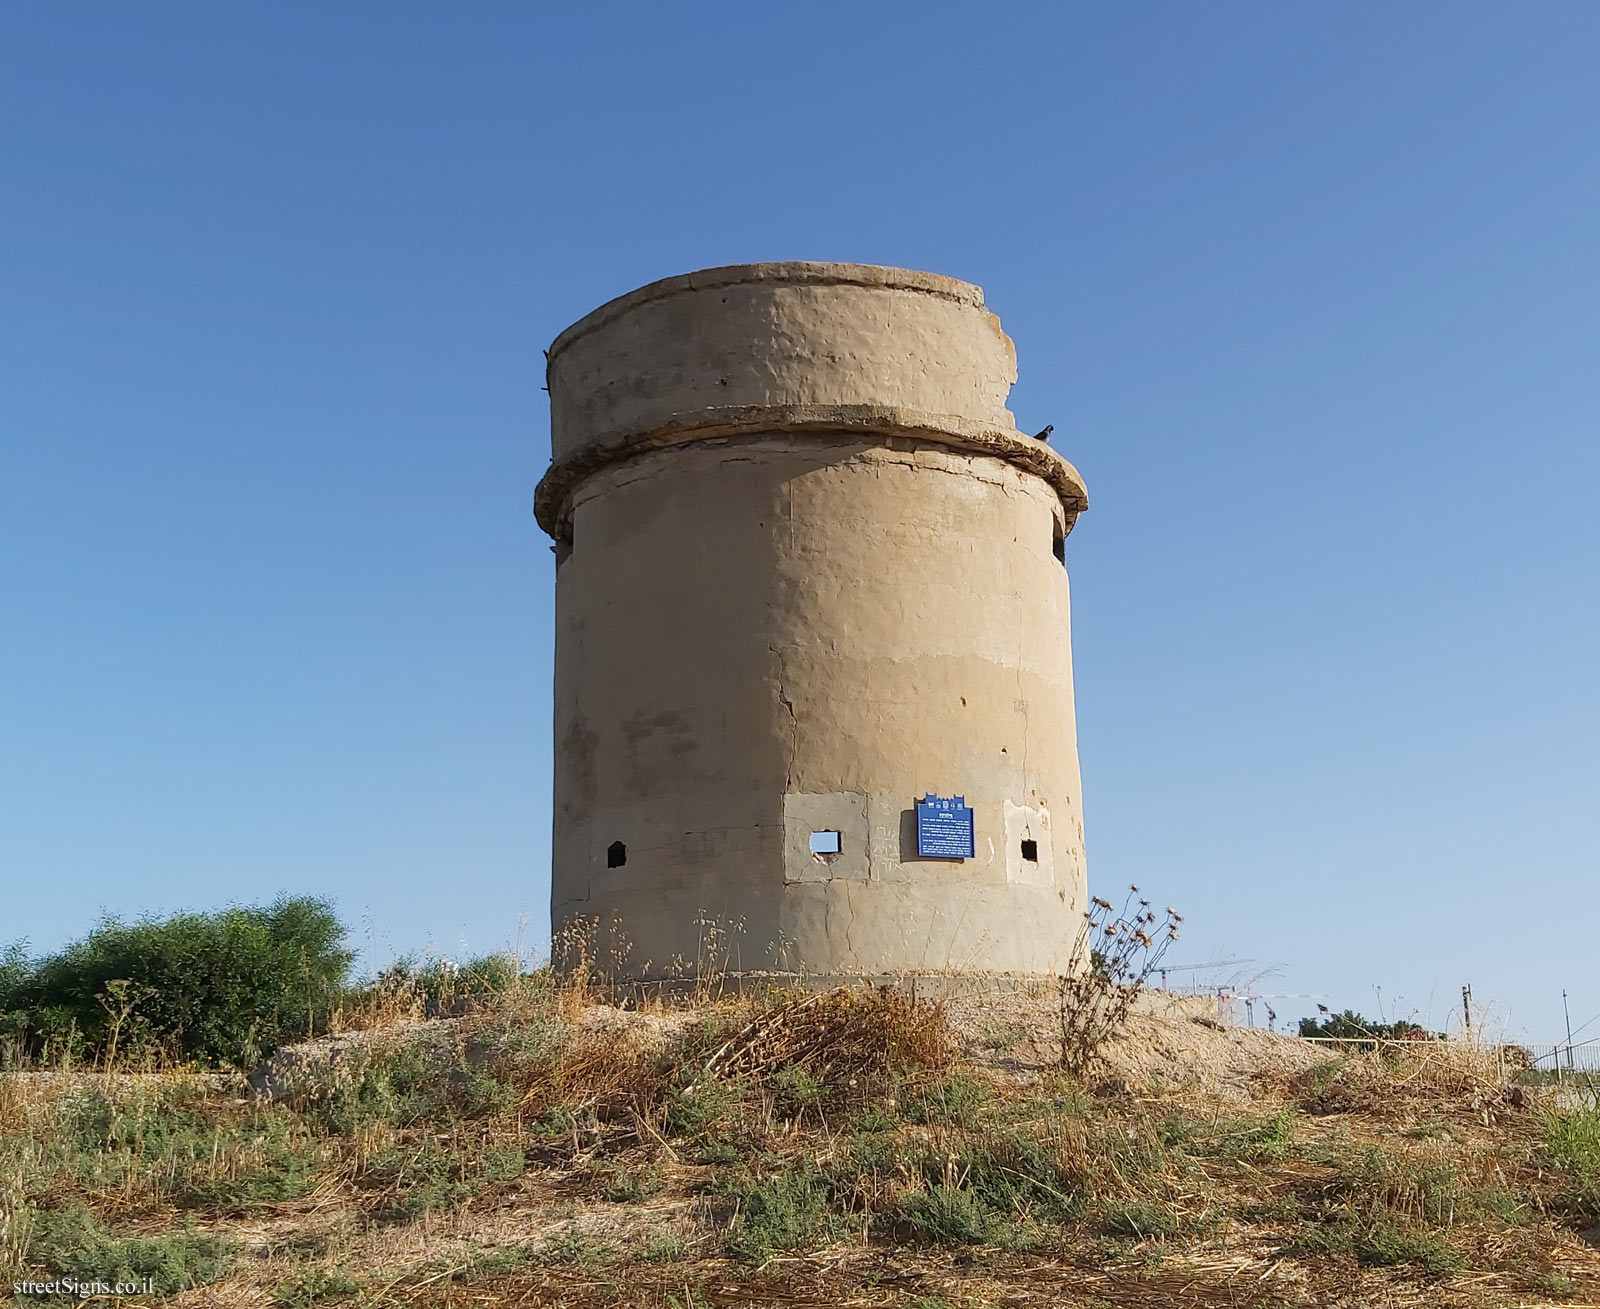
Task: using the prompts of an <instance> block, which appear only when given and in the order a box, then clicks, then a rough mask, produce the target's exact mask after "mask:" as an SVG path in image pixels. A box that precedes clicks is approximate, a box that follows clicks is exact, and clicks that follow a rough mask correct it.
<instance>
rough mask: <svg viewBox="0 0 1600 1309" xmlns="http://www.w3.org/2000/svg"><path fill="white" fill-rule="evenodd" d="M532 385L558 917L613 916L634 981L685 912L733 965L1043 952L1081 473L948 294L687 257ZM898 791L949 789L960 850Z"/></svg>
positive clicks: (1051, 919) (965, 308) (1062, 758)
mask: <svg viewBox="0 0 1600 1309" xmlns="http://www.w3.org/2000/svg"><path fill="white" fill-rule="evenodd" d="M549 377H550V389H551V407H552V416H553V419H552V421H553V429H554V430H553V446H554V450H555V460H554V462H553V465H552V469H551V472H550V473H549V474H548V475H547V476H546V478H545V480H544V482H543V483H542V484H541V488H540V495H539V502H538V510H539V515H540V520H541V522H543V523H544V524H545V526H546V527H547V528H548V529H549V530H551V531H552V533H553V534H554V535H555V536H556V538H557V557H558V560H559V561H560V562H559V565H558V570H557V598H556V608H557V624H556V685H555V693H556V700H555V714H556V731H555V750H556V768H555V778H556V780H555V845H554V867H553V870H552V881H553V893H552V914H553V919H554V922H555V925H556V927H557V929H558V930H559V929H560V928H561V927H562V925H563V924H566V923H568V922H570V921H572V920H573V919H575V918H584V919H593V920H598V921H599V922H601V923H602V924H608V925H609V924H620V937H623V938H626V941H627V943H628V946H627V955H626V958H625V961H624V963H623V971H624V972H627V973H629V974H632V975H643V976H652V977H659V976H663V975H666V974H668V973H670V972H671V971H672V970H673V969H674V968H676V967H681V966H683V965H690V966H693V965H694V964H695V962H696V959H697V956H698V955H700V954H701V953H702V951H703V946H702V941H703V939H704V937H705V935H706V929H705V928H704V927H703V926H702V922H703V920H705V919H707V918H709V919H712V920H716V921H717V922H719V923H720V924H722V925H724V926H726V927H728V928H731V929H733V936H732V941H733V950H734V952H735V953H734V957H733V959H732V962H733V964H734V965H735V966H736V967H739V968H743V969H746V970H765V969H774V968H776V969H782V970H785V971H798V972H803V973H805V974H808V975H811V976H816V977H823V976H829V977H831V976H838V975H874V976H875V975H882V974H890V973H905V972H915V973H921V972H929V971H938V970H947V969H953V970H957V971H966V972H994V971H1003V972H1023V973H1039V972H1049V971H1053V970H1056V969H1059V968H1061V967H1063V966H1065V964H1066V959H1067V954H1068V951H1069V950H1070V946H1071V942H1072V938H1073V934H1074V932H1075V930H1076V927H1077V924H1078V922H1079V921H1081V913H1082V909H1083V904H1084V894H1085V893H1084V860H1083V826H1082V816H1081V808H1080V784H1079V777H1078V762H1077V747H1076V738H1075V731H1074V712H1073V698H1072V696H1073V692H1072V664H1071V648H1070V638H1069V631H1070V619H1069V602H1068V586H1067V576H1066V571H1065V569H1064V568H1063V566H1062V564H1061V563H1060V561H1059V560H1058V559H1057V557H1056V549H1057V548H1058V545H1059V542H1060V540H1061V539H1062V538H1063V537H1064V535H1065V533H1066V532H1067V531H1069V530H1070V528H1071V524H1072V522H1073V520H1074V518H1075V517H1076V515H1077V513H1078V512H1079V511H1080V510H1081V509H1082V507H1083V503H1084V500H1083V492H1082V485H1081V482H1079V480H1078V478H1077V475H1076V473H1075V472H1074V471H1073V470H1072V469H1071V466H1070V465H1069V464H1067V463H1066V462H1065V460H1063V459H1061V458H1060V456H1059V455H1057V454H1055V452H1054V451H1053V450H1051V449H1049V447H1047V446H1045V445H1044V444H1043V443H1041V442H1037V441H1034V440H1033V439H1032V438H1031V437H1027V436H1023V435H1021V434H1019V433H1017V432H1016V431H1015V430H1014V424H1013V423H1012V422H1011V418H1010V415H1009V413H1007V412H1006V410H1005V407H1004V404H1005V396H1006V392H1007V390H1008V388H1009V386H1010V384H1011V382H1012V380H1013V379H1014V377H1015V363H1014V354H1013V351H1012V347H1011V343H1010V341H1009V340H1008V339H1007V338H1006V337H1005V336H1004V334H1003V333H1002V332H1001V331H1000V329H999V324H998V321H997V320H996V319H995V318H994V316H993V315H992V314H990V313H989V312H988V311H987V310H986V309H984V308H983V305H982V296H981V293H980V292H979V291H978V290H977V288H975V287H971V286H968V285H967V284H965V283H959V282H953V281H951V280H950V279H946V278H938V277H934V276H932V275H929V274H921V273H906V272H902V271H900V270H892V269H889V270H886V269H865V268H859V267H856V266H850V265H814V264H813V265H793V264H786V265H757V266H754V267H753V268H747V269H717V270H711V271H710V272H708V273H704V274H692V275H690V276H689V277H686V278H674V279H671V280H670V281H668V282H666V283H659V284H656V285H655V286H652V287H646V288H643V289H642V290H640V291H637V292H634V293H632V294H631V295H629V296H625V297H623V298H622V299H621V300H619V301H614V302H612V304H610V305H607V306H604V307H602V308H601V309H600V310H597V311H596V312H595V313H594V314H591V315H589V317H588V318H585V319H584V320H582V321H581V322H579V323H578V324H575V325H574V327H572V328H570V329H568V331H567V332H566V333H563V335H562V336H561V337H560V338H558V339H557V342H556V344H555V345H554V346H553V347H552V349H551V357H550V369H549ZM929 791H933V792H937V793H939V794H942V795H950V794H959V795H964V796H965V797H966V798H967V802H968V804H969V805H971V806H972V808H973V809H974V811H975V815H976V827H977V842H976V858H974V859H971V860H967V861H963V862H947V861H937V860H922V859H918V858H917V857H916V844H915V825H914V818H913V813H914V811H913V806H914V803H915V801H916V800H917V799H918V798H920V797H921V796H922V795H923V794H925V793H926V792H929ZM815 831H837V832H838V833H839V834H840V852H839V854H838V855H837V856H832V857H829V858H826V859H823V858H818V857H817V856H815V855H813V854H812V853H811V850H810V837H811V834H812V833H813V832H815ZM1025 840H1026V841H1029V842H1032V843H1033V848H1034V852H1035V856H1036V857H1035V858H1033V859H1025V858H1024V857H1023V854H1022V851H1023V845H1022V843H1023V841H1025ZM614 842H621V843H623V844H624V845H625V846H626V849H627V862H626V864H625V865H624V866H622V867H619V868H609V867H608V866H607V850H608V848H609V847H611V846H612V844H613V843H614ZM604 930H605V931H606V932H608V933H609V931H610V930H611V929H610V927H609V926H608V927H606V928H605V929H604Z"/></svg>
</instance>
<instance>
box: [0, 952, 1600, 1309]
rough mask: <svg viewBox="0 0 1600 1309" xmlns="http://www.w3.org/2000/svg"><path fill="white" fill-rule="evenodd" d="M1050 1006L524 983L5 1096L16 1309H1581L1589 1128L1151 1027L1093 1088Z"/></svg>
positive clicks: (1296, 1047) (4, 1251) (1387, 1059)
mask: <svg viewBox="0 0 1600 1309" xmlns="http://www.w3.org/2000/svg"><path fill="white" fill-rule="evenodd" d="M1053 1003H1054V998H1053V997H1052V996H1050V995H1049V994H1043V995H1040V996H1037V997H1031V998H1030V997H1028V996H1026V995H1010V996H1005V997H990V998H988V999H976V998H969V999H965V1000H961V1001H956V1000H952V1001H950V1002H948V1003H946V1004H942V1005H941V1004H934V1003H930V1002H928V1001H925V1000H915V999H912V998H911V997H909V996H907V995H905V994H903V993H900V992H896V991H872V990H865V989H863V990H845V989H841V990H835V991H828V992H822V993H805V992H785V991H778V992H773V993H770V994H766V995H762V996H742V997H721V996H719V995H715V994H702V995H700V996H698V997H695V996H690V997H688V998H686V999H685V1000H684V1001H683V1002H682V1003H681V1004H679V1005H677V1006H673V1005H668V1004H664V1003H663V1004H660V1005H658V1006H656V1007H655V1008H653V1009H651V1010H649V1011H647V1012H639V1011H637V1010H630V1009H621V1008H617V1007H613V1006H611V1005H607V1004H605V1003H602V1002H601V1000H600V999H599V997H598V994H597V992H596V991H595V990H594V989H592V988H589V989H582V988H571V987H559V986H556V985H554V984H552V983H551V982H549V981H548V979H533V980H527V979H524V980H523V981H522V982H520V983H519V984H518V985H516V986H514V987H509V988H506V989H505V990H503V991H502V992H500V993H498V994H496V995H495V996H494V997H493V999H492V1001H489V1002H482V1003H479V1004H478V1005H477V1006H476V1009H475V1011H474V1012H471V1013H468V1014H466V1015H464V1016H461V1017H457V1018H453V1019H450V1020H446V1021H435V1022H431V1023H422V1024H418V1023H416V1021H415V1015H414V1014H413V1015H411V1016H410V1018H409V1019H408V1020H407V1021H406V1022H404V1023H401V1022H400V1021H399V1019H398V1018H396V1019H395V1021H393V1022H390V1021H387V1020H386V1021H383V1022H379V1023H378V1024H376V1025H375V1026H374V1027H373V1028H372V1029H371V1030H369V1031H367V1032H365V1033H362V1034H359V1035H346V1036H343V1037H341V1038H339V1039H337V1040H330V1041H325V1042H321V1043H317V1044H315V1045H313V1046H312V1047H309V1048H305V1049H300V1050H296V1051H291V1052H288V1053H287V1054H285V1055H284V1056H282V1057H280V1059H279V1061H278V1063H277V1065H276V1068H275V1071H274V1076H273V1080H272V1088H273V1090H274V1091H275V1093H276V1094H277V1096H278V1098H276V1099H272V1100H268V1101H261V1100H257V1099H251V1098H248V1097H246V1096H243V1095H242V1094H241V1093H240V1091H241V1088H240V1087H239V1086H238V1085H237V1084H230V1083H228V1082H227V1081H226V1079H212V1080H196V1079H193V1078H189V1079H184V1078H181V1077H175V1076H164V1077H143V1078H121V1079H112V1080H108V1079H106V1078H104V1077H99V1076H88V1075H83V1074H79V1073H75V1072H61V1073H36V1074H29V1075H26V1076H17V1075H12V1076H6V1077H0V1261H4V1267H3V1268H0V1277H4V1278H5V1279H6V1280H10V1279H11V1278H15V1277H18V1276H20V1275H22V1274H23V1273H24V1272H25V1271H32V1272H62V1271H74V1270H78V1271H79V1274H80V1275H83V1272H85V1271H92V1270H93V1269H95V1268H109V1267H111V1266H113V1265H118V1264H119V1261H120V1263H121V1264H128V1263H129V1262H130V1261H132V1262H134V1263H138V1262H139V1261H141V1260H143V1261H144V1263H145V1264H152V1263H153V1262H155V1263H159V1262H161V1261H163V1260H164V1261H165V1263H164V1264H162V1266H163V1267H166V1268H168V1269H169V1271H170V1272H171V1273H172V1278H171V1279H169V1280H170V1281H171V1284H172V1285H173V1286H174V1288H176V1285H177V1283H178V1282H181V1281H182V1280H183V1279H188V1280H191V1281H203V1284H200V1285H197V1286H194V1287H192V1288H190V1289H187V1290H179V1291H177V1293H176V1294H175V1295H174V1297H173V1298H172V1299H171V1300H170V1303H172V1304H174V1305H185V1306H209V1305H219V1306H220V1305H227V1306H250V1305H260V1306H270V1305H279V1306H301V1305H307V1306H309V1305H321V1304H351V1305H365V1306H379V1305H384V1306H400V1305H407V1306H445V1305H453V1306H463V1305H490V1304H495V1305H501V1304H522V1305H550V1306H556V1305H560V1306H575V1307H579V1309H583V1307H588V1306H593V1307H595V1309H598V1307H599V1306H608V1307H609V1306H631V1307H635V1309H668V1306H676V1307H677V1309H688V1306H690V1305H693V1306H697V1307H699V1306H711V1305H717V1306H728V1307H730V1309H731V1306H735V1305H737V1306H753V1305H772V1306H777V1305H795V1306H799V1305H817V1306H821V1305H828V1306H850V1305H861V1306H866V1305H873V1306H906V1307H910V1306H920V1307H921V1309H953V1307H955V1306H964V1307H969V1309H970V1307H975V1306H979V1305H992V1306H999V1305H1006V1306H1027V1305H1037V1306H1083V1307H1084V1309H1088V1307H1090V1306H1105V1305H1140V1306H1224V1305H1227V1306H1236V1305H1263V1306H1265V1305H1274V1306H1280V1307H1281V1306H1312V1305H1317V1306H1321V1305H1344V1306H1358V1305H1372V1306H1379V1305H1384V1306H1389V1305H1416V1306H1423V1305H1426V1306H1461V1307H1462V1309H1467V1307H1469V1306H1471V1307H1473V1309H1476V1307H1477V1306H1484V1307H1485V1309H1486V1307H1487V1306H1500V1305H1511V1304H1517V1305H1544V1304H1552V1305H1553V1304H1583V1303H1594V1302H1596V1301H1600V1253H1597V1252H1596V1251H1595V1250H1594V1249H1593V1248H1592V1247H1591V1246H1590V1245H1589V1244H1588V1243H1587V1241H1586V1240H1585V1239H1584V1238H1583V1236H1582V1235H1581V1233H1583V1232H1584V1231H1586V1230H1587V1229H1588V1228H1589V1227H1590V1226H1591V1225H1592V1224H1594V1223H1595V1221H1596V1219H1597V1218H1600V1211H1597V1210H1596V1208H1595V1201H1596V1199H1597V1198H1600V1128H1597V1127H1595V1126H1594V1125H1593V1124H1592V1123H1591V1122H1590V1121H1589V1120H1588V1119H1586V1118H1583V1117H1581V1115H1580V1116H1578V1117H1574V1116H1573V1114H1572V1113H1571V1112H1570V1111H1568V1110H1565V1109H1563V1108H1562V1106H1560V1105H1559V1104H1558V1103H1556V1102H1554V1101H1552V1100H1550V1099H1549V1098H1548V1096H1549V1094H1550V1093H1548V1092H1542V1091H1541V1092H1531V1091H1518V1090H1517V1089H1516V1088H1513V1087H1512V1086H1511V1085H1510V1083H1509V1080H1508V1077H1509V1075H1510V1073H1512V1072H1514V1070H1507V1069H1505V1068H1504V1067H1503V1066H1501V1065H1500V1064H1499V1063H1498V1062H1496V1060H1495V1059H1494V1057H1493V1055H1492V1054H1483V1053H1481V1052H1478V1051H1475V1050H1471V1049H1469V1048H1463V1047H1453V1046H1429V1047H1427V1048H1424V1047H1420V1046H1419V1047H1418V1048H1417V1049H1416V1050H1414V1051H1412V1050H1406V1051H1401V1052H1399V1053H1397V1054H1390V1055H1387V1056H1378V1055H1371V1056H1368V1055H1362V1056H1358V1057H1353V1058H1348V1059H1343V1060H1331V1059H1329V1058H1328V1057H1327V1056H1326V1055H1324V1054H1323V1053H1322V1052H1320V1051H1317V1050H1315V1049H1313V1048H1310V1047H1307V1046H1306V1045H1304V1044H1302V1043H1299V1042H1295V1041H1291V1040H1289V1039H1287V1038H1281V1037H1270V1036H1268V1035H1267V1034H1265V1033H1250V1032H1230V1031H1222V1030H1214V1029H1212V1028H1209V1027H1205V1026H1201V1025H1199V1024H1197V1023H1195V1022H1193V1021H1191V1020H1190V1019H1189V1018H1188V1017H1186V1016H1184V1015H1183V1014H1181V1013H1176V1012H1175V1013H1169V1014H1166V1015H1159V1014H1150V1013H1146V1014H1139V1013H1135V1014H1133V1015H1131V1016H1130V1017H1129V1019H1128V1020H1127V1023H1126V1025H1125V1032H1124V1035H1123V1037H1122V1038H1121V1040H1120V1041H1119V1042H1118V1043H1117V1044H1116V1045H1114V1046H1113V1047H1112V1048H1110V1049H1108V1050H1107V1051H1106V1061H1105V1063H1104V1065H1103V1072H1102V1074H1097V1075H1096V1078H1094V1079H1091V1080H1090V1081H1089V1082H1087V1083H1086V1082H1084V1081H1081V1080H1078V1079H1074V1078H1072V1077H1069V1076H1067V1075H1065V1074H1064V1073H1063V1072H1062V1071H1061V1069H1060V1067H1059V1062H1060V1061H1059V1057H1058V1052H1057V1050H1055V1049H1054V1048H1053V1042H1054V1041H1055V1040H1057V1039H1058V1038H1057V1037H1056V1036H1055V1032H1056V1024H1055V1021H1054V1020H1055V1014H1054V1012H1053V1008H1052V1006H1053ZM390 1016H391V1017H394V1013H393V1011H391V1015H390ZM1538 1096H1544V1097H1546V1098H1544V1099H1538V1098H1536V1097H1538ZM73 1242H77V1244H76V1245H74V1244H73ZM61 1261H66V1262H68V1263H69V1264H73V1267H71V1268H66V1269H63V1268H62V1267H61V1266H60V1263H61ZM73 1261H76V1262H75V1263H74V1262H73Z"/></svg>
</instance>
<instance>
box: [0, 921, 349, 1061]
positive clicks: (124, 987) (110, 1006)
mask: <svg viewBox="0 0 1600 1309" xmlns="http://www.w3.org/2000/svg"><path fill="white" fill-rule="evenodd" d="M344 935H345V932H344V927H343V925H342V924H341V923H340V922H339V920H338V918H337V917H336V916H335V915H334V913H333V910H332V908H331V907H330V906H329V905H328V904H327V903H326V902H325V901H322V900H314V899H308V898H301V899H280V900H278V901H276V902H275V903H274V904H272V905H270V906H268V907H266V908H260V907H255V908H231V909H224V910H222V911H220V912H218V913H212V914H179V915H177V916H176V917H173V918H166V919H161V920H156V919H145V920H142V921H140V922H137V923H123V922H120V921H118V920H117V919H114V918H109V919H106V920H105V921H104V922H102V923H101V924H100V926H98V927H97V928H95V929H94V931H92V932H91V933H90V934H89V935H88V936H87V937H85V938H84V939H83V940H82V941H78V942H75V943H74V944H72V945H69V946H67V947H66V948H65V949H63V950H62V951H60V953H58V954H54V955H50V956H47V957H46V958H43V959H39V960H35V961H29V960H27V959H26V958H24V957H23V955H22V953H21V951H20V950H19V949H17V948H15V947H13V948H12V949H11V950H10V951H8V952H7V954H6V956H5V961H4V963H3V964H0V1048H5V1047H9V1048H11V1049H12V1050H13V1051H14V1052H16V1053H20V1054H24V1055H30V1056H34V1057H37V1056H40V1055H43V1054H46V1053H48V1052H50V1051H53V1050H54V1051H64V1052H68V1053H71V1054H74V1055H76V1056H79V1057H88V1058H94V1059H104V1058H108V1057H110V1056H112V1055H113V1054H117V1053H119V1052H121V1053H138V1052H147V1053H148V1052H160V1053H163V1054H165V1055H168V1056H173V1057H177V1058H180V1059H186V1060H199V1061H204V1062H213V1063H225V1064H235V1065H246V1064H249V1063H252V1062H254V1061H255V1060H257V1059H259V1058H260V1057H261V1056H262V1055H263V1054H264V1053H265V1052H267V1051H269V1050H271V1049H273V1048H274V1047H276V1046H278V1045H281V1044H283V1043H284V1042H287V1041H292V1040H297V1039H304V1038H305V1037H306V1036H307V1035H308V1034H310V1033H314V1032H316V1031H320V1030H321V1029H322V1028H323V1027H324V1026H325V1025H326V1023H327V1018H328V1015H329V1013H330V1012H331V1010H332V1007H333V1005H334V1003H335V1002H336V1001H337V999H338V996H339V994H340V992H341V990H342V988H343V986H344V983H345V978H346V975H347V974H348V972H349V970H350V962H351V959H352V957H353V956H352V955H351V953H350V951H348V950H345V949H343V948H341V947H342V942H343V940H344Z"/></svg>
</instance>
